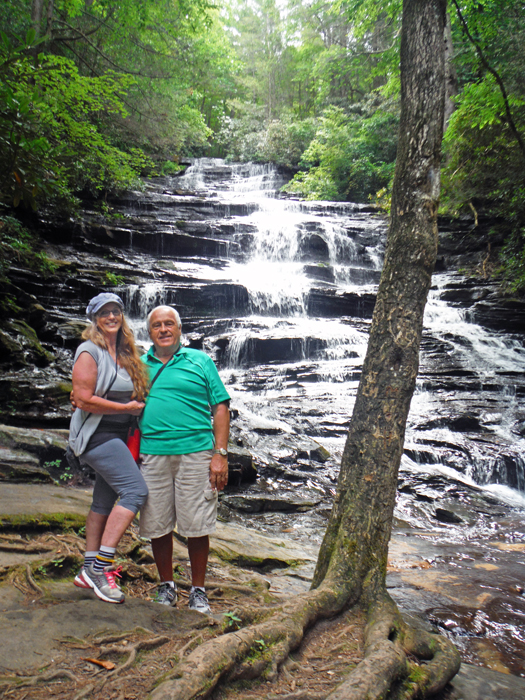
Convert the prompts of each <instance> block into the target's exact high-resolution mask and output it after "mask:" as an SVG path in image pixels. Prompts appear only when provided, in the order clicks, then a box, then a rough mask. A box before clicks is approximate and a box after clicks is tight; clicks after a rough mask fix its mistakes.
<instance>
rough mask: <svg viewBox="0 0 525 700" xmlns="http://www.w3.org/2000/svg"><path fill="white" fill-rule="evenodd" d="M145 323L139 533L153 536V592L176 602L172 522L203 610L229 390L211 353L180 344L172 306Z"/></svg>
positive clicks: (222, 478) (194, 602) (224, 467)
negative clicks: (146, 388)
mask: <svg viewBox="0 0 525 700" xmlns="http://www.w3.org/2000/svg"><path fill="white" fill-rule="evenodd" d="M148 324H149V333H150V338H151V340H152V341H153V346H152V347H151V348H150V350H149V352H148V353H147V354H146V355H144V356H143V358H142V359H143V361H144V362H145V363H146V365H147V367H148V369H149V374H150V381H151V382H153V384H152V386H151V390H150V393H149V395H148V399H147V402H146V408H145V409H144V413H143V416H142V419H141V424H140V428H141V445H140V451H141V459H142V466H141V471H142V475H143V476H144V479H145V481H146V483H147V485H148V490H149V496H148V500H147V502H146V505H145V506H144V507H143V508H142V510H141V513H140V534H141V535H142V536H143V537H148V538H150V539H151V546H152V549H153V556H154V558H155V563H156V565H157V569H158V571H159V576H160V580H161V584H160V586H159V587H158V589H157V592H156V600H157V602H159V603H162V604H164V605H175V603H176V602H177V588H176V586H175V583H174V581H173V529H174V527H175V524H177V529H178V532H179V534H181V535H183V536H185V537H187V539H188V554H189V558H190V564H191V578H192V588H191V591H190V596H189V607H190V609H192V610H197V611H199V612H202V613H209V612H210V607H209V604H208V598H207V596H206V591H205V588H204V580H205V575H206V566H207V563H208V554H209V547H210V545H209V535H210V534H211V533H212V532H214V531H215V522H216V516H217V499H218V492H219V491H220V490H221V489H223V488H224V486H225V485H226V483H227V481H228V437H229V430H230V412H229V401H230V397H229V396H228V392H227V391H226V389H225V388H224V384H223V383H222V381H221V379H220V377H219V373H218V372H217V368H216V367H215V364H214V363H213V361H212V359H211V358H210V357H208V355H206V354H205V353H203V352H201V351H200V350H194V349H193V348H187V347H182V346H181V344H180V339H181V321H180V316H179V314H178V313H177V311H176V310H175V309H173V308H172V307H170V306H158V307H157V308H155V309H153V311H152V312H151V313H150V314H149V316H148ZM210 409H211V411H210ZM212 414H213V423H212V419H211V415H212Z"/></svg>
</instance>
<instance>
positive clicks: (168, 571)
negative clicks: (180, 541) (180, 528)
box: [151, 532, 173, 581]
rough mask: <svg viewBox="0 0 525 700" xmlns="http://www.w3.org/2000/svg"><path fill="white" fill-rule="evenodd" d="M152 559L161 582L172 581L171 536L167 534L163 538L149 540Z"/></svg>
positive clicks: (169, 533)
mask: <svg viewBox="0 0 525 700" xmlns="http://www.w3.org/2000/svg"><path fill="white" fill-rule="evenodd" d="M151 549H152V550H153V557H154V558H155V564H156V565H157V570H158V572H159V576H160V580H161V581H173V534H172V533H171V532H168V534H167V535H163V537H156V538H155V539H152V540H151Z"/></svg>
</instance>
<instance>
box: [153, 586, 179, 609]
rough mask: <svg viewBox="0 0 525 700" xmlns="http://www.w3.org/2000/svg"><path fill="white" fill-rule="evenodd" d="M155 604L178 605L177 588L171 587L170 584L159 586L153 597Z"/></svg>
mask: <svg viewBox="0 0 525 700" xmlns="http://www.w3.org/2000/svg"><path fill="white" fill-rule="evenodd" d="M153 602H154V603H160V604H161V605H171V606H175V605H177V586H170V584H169V583H161V584H160V586H157V590H156V591H155V595H154V596H153Z"/></svg>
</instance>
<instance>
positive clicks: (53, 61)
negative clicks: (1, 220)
mask: <svg viewBox="0 0 525 700" xmlns="http://www.w3.org/2000/svg"><path fill="white" fill-rule="evenodd" d="M33 40H34V33H32V32H31V31H30V32H29V33H28V36H27V39H26V43H25V44H22V45H19V46H14V45H13V44H12V43H11V42H10V40H9V39H8V38H7V36H6V35H5V34H3V35H2V45H1V46H0V61H1V65H0V79H1V82H0V98H1V104H2V107H1V109H0V164H1V168H2V171H1V172H2V174H1V175H0V198H1V201H3V202H4V203H12V204H13V205H14V206H17V205H18V204H19V203H20V202H21V201H24V202H25V203H26V204H28V205H30V206H32V207H33V208H36V205H37V201H38V200H39V199H42V198H44V199H46V200H48V199H50V198H55V199H58V200H59V201H61V202H62V203H66V204H72V203H73V202H74V196H73V193H74V192H76V191H79V190H82V189H90V190H92V191H93V192H99V191H101V190H102V189H105V188H107V189H118V188H119V187H126V186H129V185H131V184H132V183H135V182H136V181H137V175H138V173H139V172H140V170H141V169H142V168H143V167H144V166H145V165H147V162H146V159H145V158H144V156H143V155H142V153H141V152H139V151H135V152H131V153H124V152H122V151H120V150H119V149H117V148H115V147H114V146H112V145H111V143H110V142H109V141H108V140H107V138H105V136H104V135H103V133H101V131H100V129H99V128H97V121H98V117H99V115H100V114H101V112H104V113H105V114H108V115H110V114H114V115H125V109H124V107H123V105H122V102H121V96H122V95H123V94H124V93H125V91H126V88H127V86H128V85H129V83H130V81H131V80H132V79H131V78H130V77H129V76H119V75H117V74H114V73H111V72H108V73H107V74H106V75H105V76H103V77H101V78H91V77H86V76H81V75H79V72H78V69H77V68H76V66H75V65H74V64H73V63H72V62H71V61H70V60H68V59H65V58H62V57H58V56H51V55H47V56H46V55H44V54H42V53H41V54H38V55H37V56H36V58H35V57H34V56H32V55H31V54H29V55H28V54H27V48H28V47H30V46H31V42H32V41H33Z"/></svg>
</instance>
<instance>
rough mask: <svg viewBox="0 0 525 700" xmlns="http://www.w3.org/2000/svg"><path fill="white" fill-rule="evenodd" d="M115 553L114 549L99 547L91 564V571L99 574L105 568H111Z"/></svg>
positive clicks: (115, 549)
mask: <svg viewBox="0 0 525 700" xmlns="http://www.w3.org/2000/svg"><path fill="white" fill-rule="evenodd" d="M116 551H117V548H116V547H101V548H100V549H99V550H98V554H97V556H96V558H95V561H94V562H93V570H94V571H96V572H97V573H98V574H101V573H102V572H103V571H104V569H105V568H106V567H107V566H113V564H114V563H115V552H116Z"/></svg>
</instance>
